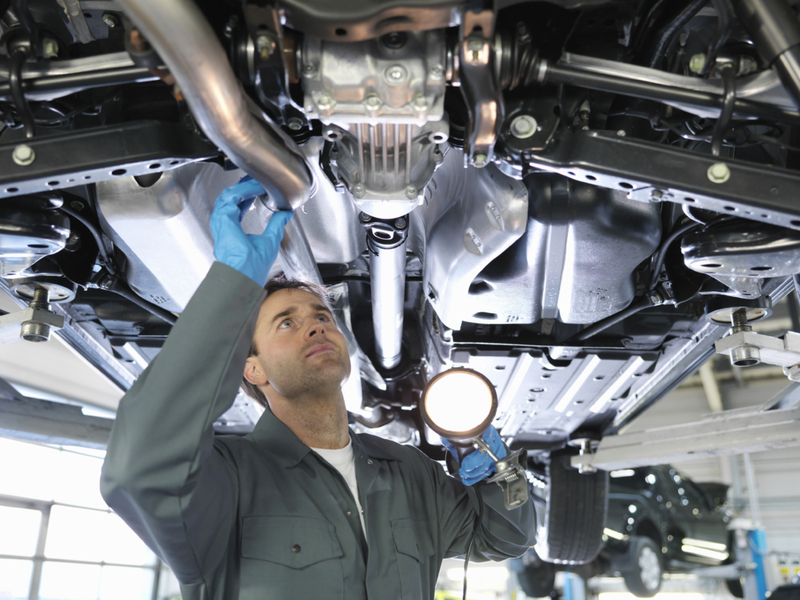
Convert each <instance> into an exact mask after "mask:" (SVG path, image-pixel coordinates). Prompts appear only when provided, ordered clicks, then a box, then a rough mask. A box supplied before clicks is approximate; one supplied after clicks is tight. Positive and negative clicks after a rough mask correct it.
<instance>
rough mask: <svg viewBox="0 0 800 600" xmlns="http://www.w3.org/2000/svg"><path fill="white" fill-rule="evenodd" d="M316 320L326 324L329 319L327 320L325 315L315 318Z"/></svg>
mask: <svg viewBox="0 0 800 600" xmlns="http://www.w3.org/2000/svg"><path fill="white" fill-rule="evenodd" d="M317 320H318V321H322V322H323V323H328V322H330V319H329V318H328V317H327V316H326V315H320V316H318V317H317Z"/></svg>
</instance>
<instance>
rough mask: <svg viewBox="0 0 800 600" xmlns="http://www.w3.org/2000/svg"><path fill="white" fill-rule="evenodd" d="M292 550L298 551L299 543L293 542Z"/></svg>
mask: <svg viewBox="0 0 800 600" xmlns="http://www.w3.org/2000/svg"><path fill="white" fill-rule="evenodd" d="M292 552H294V553H297V552H300V544H295V545H294V546H292Z"/></svg>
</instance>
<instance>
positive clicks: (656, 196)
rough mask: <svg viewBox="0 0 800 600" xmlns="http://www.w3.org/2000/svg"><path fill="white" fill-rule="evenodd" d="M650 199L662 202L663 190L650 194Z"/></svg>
mask: <svg viewBox="0 0 800 600" xmlns="http://www.w3.org/2000/svg"><path fill="white" fill-rule="evenodd" d="M650 197H651V198H652V199H653V200H661V199H662V198H663V197H664V192H663V191H662V190H653V191H652V192H650Z"/></svg>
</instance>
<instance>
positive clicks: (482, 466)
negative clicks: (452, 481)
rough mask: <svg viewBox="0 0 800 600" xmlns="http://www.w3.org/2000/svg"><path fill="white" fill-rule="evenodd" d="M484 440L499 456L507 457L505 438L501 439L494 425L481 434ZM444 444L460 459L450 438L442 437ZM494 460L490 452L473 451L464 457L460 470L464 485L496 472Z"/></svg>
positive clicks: (474, 482)
mask: <svg viewBox="0 0 800 600" xmlns="http://www.w3.org/2000/svg"><path fill="white" fill-rule="evenodd" d="M481 437H482V438H483V441H484V442H486V443H487V444H488V445H489V448H490V449H491V451H492V452H493V453H494V455H495V456H497V458H505V457H506V447H505V446H504V445H503V440H501V439H500V434H499V433H497V429H495V428H494V425H489V428H488V429H487V430H486V431H484V432H483V434H481ZM442 444H444V447H445V448H447V450H448V451H449V452H450V454H452V455H453V456H454V457H455V459H456V461H458V454H457V451H456V448H455V446H453V444H451V443H450V441H449V440H446V439H444V438H442ZM494 471H495V468H494V460H492V457H491V456H489V455H488V454H484V453H483V452H479V451H477V450H475V451H473V452H472V453H470V454H467V456H465V457H464V462H463V463H462V464H461V468H460V469H459V470H458V474H459V475H461V481H462V482H463V483H464V485H475V484H476V483H478V482H479V481H482V480H484V479H486V478H487V477H488V476H489V475H491V474H492V473H494Z"/></svg>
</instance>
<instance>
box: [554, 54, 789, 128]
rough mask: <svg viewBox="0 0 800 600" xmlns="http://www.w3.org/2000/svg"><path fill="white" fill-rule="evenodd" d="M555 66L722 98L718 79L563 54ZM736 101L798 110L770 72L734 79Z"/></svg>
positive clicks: (712, 112)
mask: <svg viewBox="0 0 800 600" xmlns="http://www.w3.org/2000/svg"><path fill="white" fill-rule="evenodd" d="M557 64H559V65H563V66H570V67H573V68H577V69H581V70H584V71H587V72H591V73H599V74H603V75H617V76H624V77H626V78H635V79H637V80H638V81H645V82H648V83H656V84H659V85H665V86H670V87H676V88H682V89H688V90H694V91H698V92H705V93H710V94H716V95H718V96H720V98H722V96H723V94H724V90H723V82H722V80H721V79H706V78H701V77H688V76H685V75H675V74H674V73H669V72H667V71H659V70H657V69H648V68H647V67H640V66H637V65H630V64H627V63H626V64H624V65H623V64H621V63H619V62H617V61H613V60H606V59H602V58H594V57H591V56H583V55H580V54H572V53H569V52H566V53H564V55H563V56H562V57H561V59H560V60H559V61H558V63H557ZM736 97H737V98H738V99H740V100H753V101H755V102H762V103H764V104H770V105H772V106H776V107H778V108H782V109H785V110H791V111H794V110H797V107H796V106H795V104H794V101H793V100H792V97H791V96H790V95H789V94H788V92H787V91H786V89H785V88H784V87H783V84H782V83H781V80H780V77H779V76H778V74H777V73H776V72H775V71H774V70H772V69H770V70H767V71H762V72H761V73H758V74H756V75H748V76H744V77H739V78H737V80H736ZM666 104H670V105H671V106H674V107H675V108H679V109H681V110H684V111H686V112H689V113H691V114H695V115H698V116H701V117H707V118H712V119H716V118H717V117H719V114H720V109H718V108H709V107H699V106H691V105H686V104H683V103H680V102H666Z"/></svg>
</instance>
